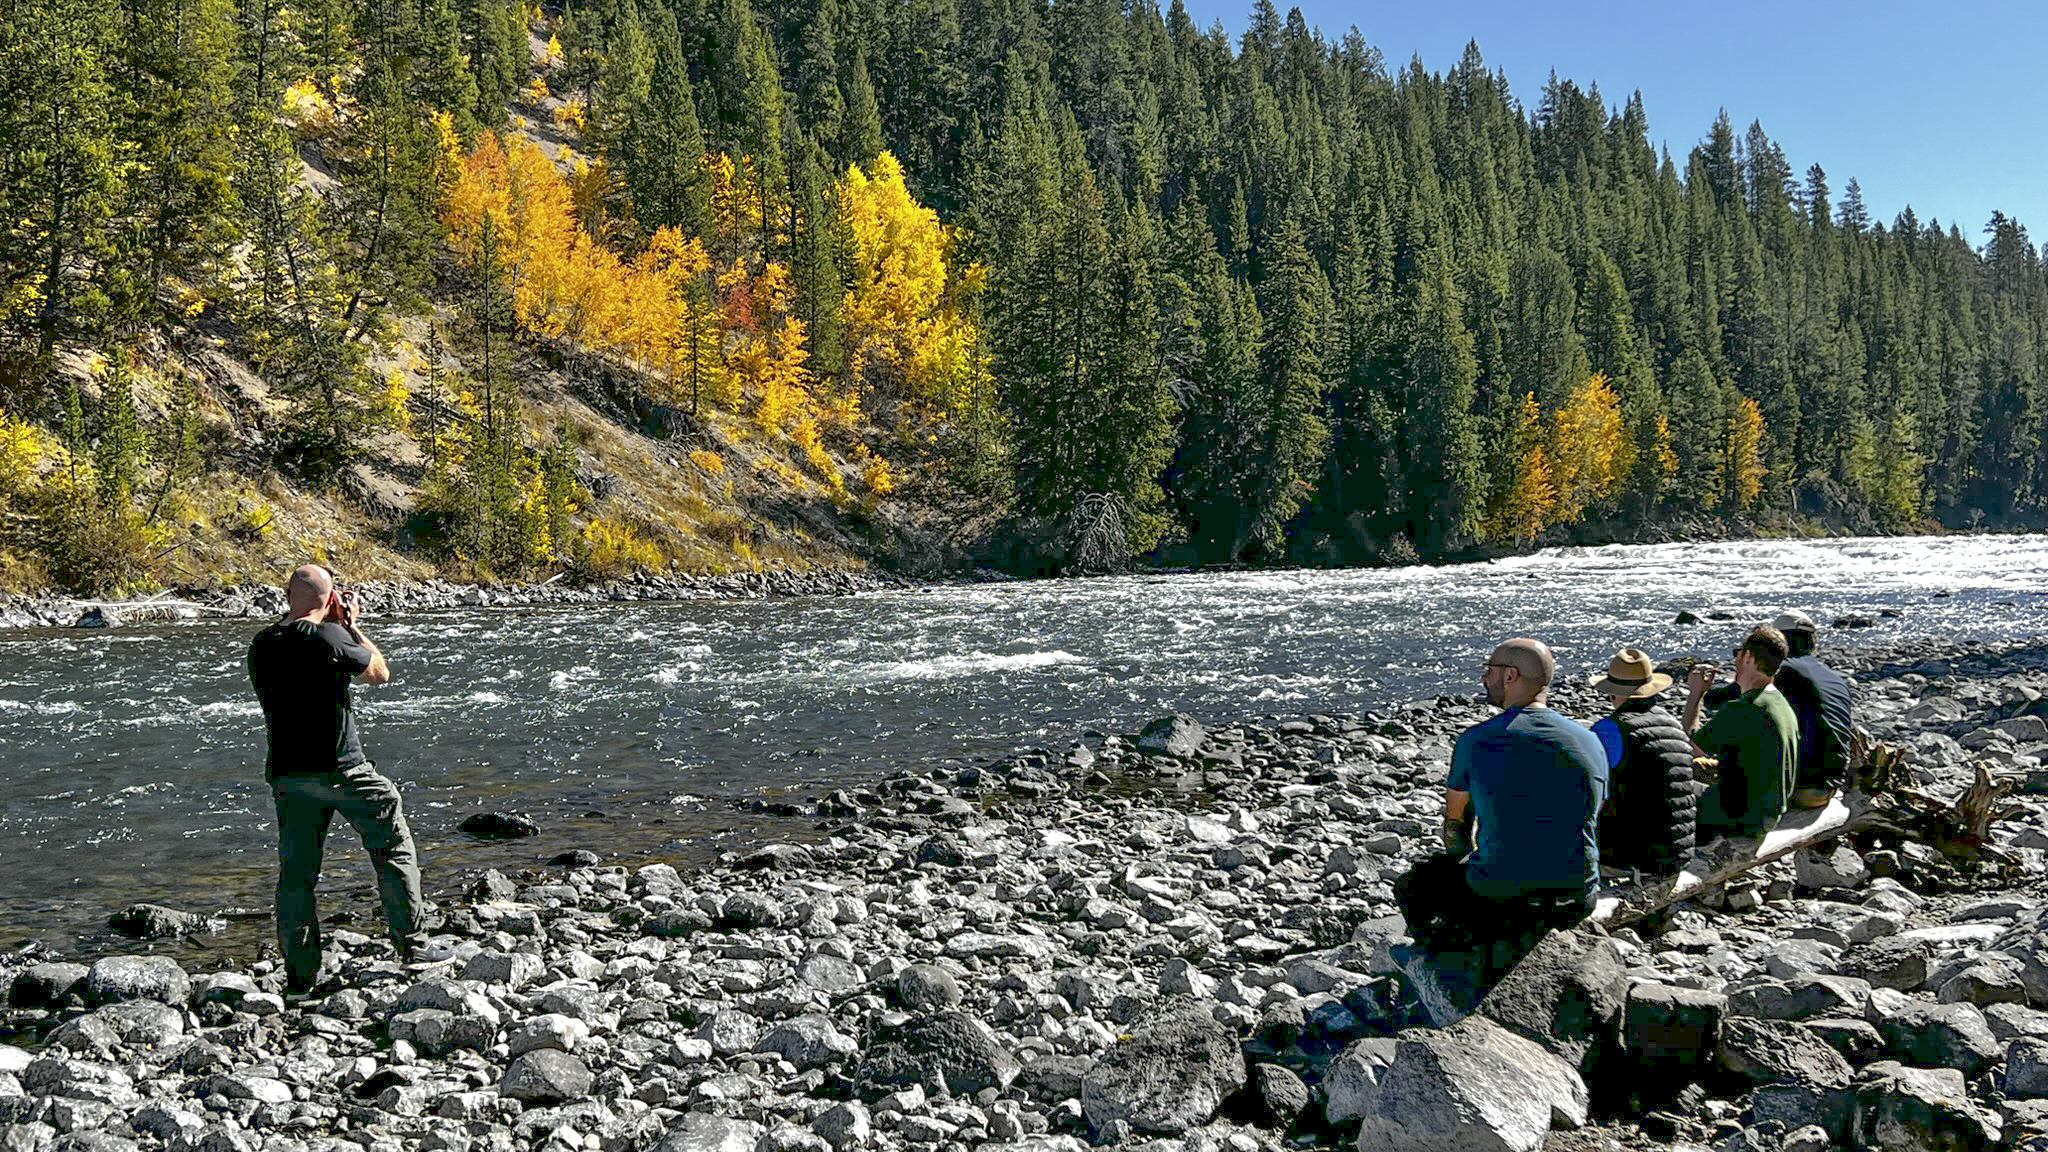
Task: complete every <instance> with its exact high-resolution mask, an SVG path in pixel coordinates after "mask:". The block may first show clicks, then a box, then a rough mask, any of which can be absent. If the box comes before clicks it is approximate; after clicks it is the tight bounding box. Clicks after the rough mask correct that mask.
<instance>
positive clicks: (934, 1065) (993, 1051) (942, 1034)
mask: <svg viewBox="0 0 2048 1152" xmlns="http://www.w3.org/2000/svg"><path fill="white" fill-rule="evenodd" d="M1020 1067H1022V1066H1021V1065H1020V1064H1018V1062H1017V1058H1016V1057H1015V1056H1013V1055H1011V1054H1010V1052H1009V1051H1008V1050H1007V1049H1005V1048H1004V1047H1003V1046H1002V1045H1000V1044H998V1043H997V1042H996V1038H995V1035H994V1034H993V1033H991V1032H990V1031H989V1029H988V1026H987V1025H985V1024H983V1023H982V1022H981V1021H979V1020H976V1019H975V1018H974V1017H972V1016H969V1015H967V1014H966V1013H964V1012H957V1011H948V1012H940V1013H936V1014H934V1015H931V1016H923V1017H919V1018H917V1019H913V1020H910V1021H908V1022H906V1023H905V1024H903V1025H902V1026H900V1027H896V1028H886V1027H885V1028H880V1029H878V1030H877V1031H876V1034H875V1035H874V1037H873V1038H872V1039H871V1040H870V1042H869V1043H868V1045H867V1048H866V1049H865V1051H864V1052H863V1054H862V1056H861V1059H860V1062H859V1064H858V1065H857V1066H856V1068H855V1070H854V1075H853V1080H854V1085H855V1087H856V1088H857V1089H858V1090H859V1092H860V1094H861V1096H862V1097H863V1098H865V1099H874V1098H876V1097H879V1096H882V1095H885V1094H887V1093H888V1092H890V1091H892V1090H893V1089H896V1088H904V1087H908V1086H910V1085H912V1084H922V1083H925V1082H926V1081H927V1080H928V1079H930V1078H931V1077H932V1076H934V1075H937V1076H939V1077H942V1078H943V1079H944V1080H945V1082H946V1087H947V1089H948V1090H949V1091H951V1092H954V1093H967V1094H969V1095H972V1094H973V1093H976V1092H979V1091H981V1090H982V1089H984V1088H996V1089H1003V1088H1007V1087H1009V1086H1010V1081H1012V1080H1014V1079H1016V1078H1017V1072H1018V1069H1019V1068H1020Z"/></svg>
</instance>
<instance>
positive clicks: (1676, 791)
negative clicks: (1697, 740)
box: [1600, 699, 1699, 876]
mask: <svg viewBox="0 0 2048 1152" xmlns="http://www.w3.org/2000/svg"><path fill="white" fill-rule="evenodd" d="M1614 722H1615V726H1616V727H1617V728H1619V729H1620V730H1621V745H1622V753H1621V763H1620V764H1618V765H1616V766H1615V768H1614V771H1613V772H1612V773H1611V774H1610V779H1609V781H1608V791H1607V806H1606V807H1605V808H1604V809H1602V810H1601V813H1600V863H1602V864H1604V865H1606V866H1608V867H1610V868H1636V869H1640V870H1641V871H1642V872H1644V873H1645V874H1647V875H1652V876H1668V875H1670V874H1672V873H1674V872H1676V871H1678V867H1679V865H1681V864H1683V863H1684V862H1685V860H1686V858H1687V857H1689V856H1690V855H1691V854H1692V848H1693V835H1694V820H1695V818H1696V816H1697V814H1698V808H1699V799H1698V794H1697V790H1696V789H1695V788H1694V787H1693V776H1692V741H1691V740H1690V739H1689V738H1688V737H1687V736H1686V734H1685V729H1684V728H1683V727H1681V726H1680V725H1679V723H1678V720H1677V718H1676V717H1674V716H1672V715H1671V713H1669V712H1666V711H1665V710H1664V709H1662V708H1659V707H1657V703H1656V701H1655V700H1654V699H1649V700H1632V701H1630V702H1628V703H1627V704H1624V705H1622V706H1621V708H1620V709H1618V710H1616V712H1615V713H1614Z"/></svg>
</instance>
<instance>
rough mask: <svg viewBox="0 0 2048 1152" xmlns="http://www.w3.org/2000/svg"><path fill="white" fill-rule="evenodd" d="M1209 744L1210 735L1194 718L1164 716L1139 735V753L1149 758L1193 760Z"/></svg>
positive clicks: (1147, 726) (1148, 725)
mask: <svg viewBox="0 0 2048 1152" xmlns="http://www.w3.org/2000/svg"><path fill="white" fill-rule="evenodd" d="M1208 742H1209V733H1208V732H1207V731H1206V730H1205V729H1203V727H1202V725H1201V723H1200V722H1199V721H1197V720H1196V719H1195V718H1194V717H1192V716H1162V717H1160V718H1159V719H1157V720H1154V721H1153V722H1151V723H1150V724H1147V725H1145V729H1144V731H1142V732H1140V733H1138V751H1140V752H1143V753H1145V754H1146V755H1148V756H1180V757H1184V758H1188V759H1192V758H1194V757H1195V756H1198V755H1200V754H1201V751H1202V746H1203V745H1205V744H1207V743H1208Z"/></svg>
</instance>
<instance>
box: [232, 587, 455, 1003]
mask: <svg viewBox="0 0 2048 1152" xmlns="http://www.w3.org/2000/svg"><path fill="white" fill-rule="evenodd" d="M286 595H287V597H288V600H289V605H290V607H289V609H288V611H287V613H286V615H285V618H284V619H283V620H280V621H278V622H277V623H275V624H273V625H271V626H270V627H268V628H265V629H264V630H263V631H262V632H260V633H258V634H257V636H256V640H255V642H254V643H252V644H250V645H249V681H250V683H251V684H253V685H254V686H255V688H256V696H257V699H259V700H260V701H262V703H263V722H264V726H265V727H266V728H267V729H268V731H269V736H270V753H269V756H268V757H267V759H266V760H265V762H264V771H263V776H264V779H265V780H267V781H268V782H269V783H270V790H271V797H272V799H274V800H275V801H276V803H277V852H278V873H277V941H278V946H279V948H280V950H281V951H282V952H283V953H284V969H285V990H286V991H287V992H290V993H294V994H297V993H304V992H308V991H311V990H312V988H313V985H314V983H315V982H316V981H317V980H318V978H319V975H320V917H319V910H318V907H317V905H316V903H315V900H314V895H313V888H314V885H315V883H317V882H318V880H319V879H320V861H321V857H322V855H323V853H324V850H325V845H326V840H327V825H328V823H329V821H330V820H331V819H332V818H333V816H334V814H335V813H336V812H339V813H341V816H342V819H344V820H347V821H348V822H349V824H350V825H352V826H353V827H354V828H355V830H356V834H357V835H358V836H361V837H362V840H363V847H364V848H365V849H366V850H367V851H368V852H369V854H370V861H371V863H373V864H374V865H375V866H376V869H377V889H378V892H379V893H380V895H381V896H382V897H383V903H384V919H385V922H386V923H387V925H388V926H389V927H390V930H391V940H392V943H393V945H395V946H396V948H397V949H398V952H399V955H400V956H401V957H403V956H407V955H409V954H410V952H411V949H412V946H413V943H414V937H415V936H416V935H417V934H418V932H419V929H420V921H419V913H420V869H419V860H418V857H417V855H416V853H415V852H414V850H413V843H412V829H410V828H409V827H407V826H406V823H405V811H404V807H403V806H402V805H401V803H400V802H399V798H398V788H397V786H396V785H394V784H392V782H391V781H390V780H389V779H387V778H386V777H385V776H384V775H383V774H382V773H380V772H378V771H377V766H376V765H375V764H372V763H371V762H370V760H369V758H368V757H367V756H365V755H363V745H362V740H361V738H360V737H359V735H358V734H357V731H356V714H355V707H354V701H353V700H352V699H351V698H350V696H349V681H351V680H360V681H362V682H363V683H365V684H385V683H389V682H390V680H391V669H390V667H389V666H388V665H386V664H385V662H384V654H383V653H382V652H380V651H378V650H377V646H376V645H375V644H373V643H371V642H370V638H369V637H367V636H365V635H363V630H362V628H361V627H359V626H358V625H357V623H356V611H355V602H354V599H353V597H349V596H345V595H344V594H343V593H342V592H341V591H340V590H339V589H337V588H336V587H335V585H334V574H333V573H332V572H329V571H328V570H327V569H326V568H324V567H322V566H320V565H318V564H308V565H306V566H305V567H303V568H300V569H298V570H297V571H295V572H293V573H292V577H291V583H290V585H289V587H288V588H287V589H286Z"/></svg>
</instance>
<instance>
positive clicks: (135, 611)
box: [0, 570, 927, 631]
mask: <svg viewBox="0 0 2048 1152" xmlns="http://www.w3.org/2000/svg"><path fill="white" fill-rule="evenodd" d="M926 583H927V582H926V581H921V580H916V579H912V578H910V577H905V576H897V575H893V574H890V573H886V572H869V571H855V570H833V571H822V572H789V571H777V572H740V573H733V574H729V575H719V576H690V575H676V576H641V577H637V578H635V579H632V580H607V581H602V582H599V583H595V584H581V585H579V584H568V583H565V582H561V581H548V582H543V583H539V584H495V585H494V584H463V583H457V582H454V581H449V580H425V581H419V582H398V581H366V582H364V583H362V584H356V585H351V587H353V588H354V589H355V591H356V592H357V593H358V595H359V596H360V597H361V602H362V605H363V608H364V610H365V612H366V613H368V614H369V615H371V616H373V617H374V616H386V615H391V614H393V613H401V612H430V611H441V610H449V609H463V608H532V607H546V606H557V605H577V604H604V603H647V602H667V601H688V600H760V599H769V598H776V597H796V596H852V595H857V594H859V593H863V592H876V591H883V590H887V589H896V588H917V587H923V586H925V585H926ZM283 611H284V589H283V588H282V587H279V586H276V585H268V584H265V585H227V586H224V587H220V588H212V589H177V590H172V591H169V592H165V593H161V594H158V595H155V596H149V597H139V598H135V599H127V600H121V599H114V600H81V599H75V598H70V597H62V596H17V595H11V594H0V631H7V630H12V629H20V628H84V629H99V628H123V627H134V626H140V625H152V624H166V623H176V622H180V621H190V620H237V619H248V620H263V619H269V618H271V617H274V616H277V615H279V614H281V613H282V612H283Z"/></svg>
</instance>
